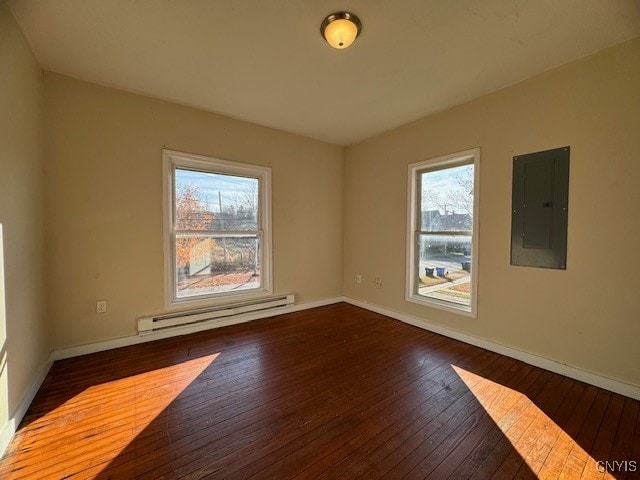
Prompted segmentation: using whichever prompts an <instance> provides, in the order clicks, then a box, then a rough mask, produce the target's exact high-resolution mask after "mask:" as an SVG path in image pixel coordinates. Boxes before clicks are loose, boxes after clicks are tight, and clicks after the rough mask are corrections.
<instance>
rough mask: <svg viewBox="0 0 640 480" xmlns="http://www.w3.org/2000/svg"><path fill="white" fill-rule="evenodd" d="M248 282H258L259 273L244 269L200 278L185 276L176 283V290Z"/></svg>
mask: <svg viewBox="0 0 640 480" xmlns="http://www.w3.org/2000/svg"><path fill="white" fill-rule="evenodd" d="M249 282H256V283H258V282H260V275H254V273H253V270H246V271H242V272H229V273H221V274H217V275H207V276H203V277H202V278H187V279H184V280H181V281H180V283H179V284H178V290H187V289H194V288H210V287H220V286H224V285H242V284H245V283H249Z"/></svg>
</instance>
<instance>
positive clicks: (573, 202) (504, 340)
mask: <svg viewBox="0 0 640 480" xmlns="http://www.w3.org/2000/svg"><path fill="white" fill-rule="evenodd" d="M565 145H570V146H571V160H570V162H571V165H570V170H571V171H570V185H569V232H568V260H567V262H568V263H567V265H568V267H567V270H566V271H561V270H548V269H538V268H523V267H512V266H510V265H509V251H510V228H511V216H510V203H511V169H512V157H513V156H514V155H516V154H523V153H529V152H535V151H540V150H546V149H550V148H555V147H561V146H565ZM473 147H480V148H481V166H480V198H481V200H480V239H479V247H480V253H479V270H478V273H479V295H478V300H479V302H478V318H477V319H470V318H467V317H463V316H458V315H455V314H450V313H446V312H443V311H440V310H435V309H430V308H426V307H422V306H419V305H415V304H412V303H408V302H406V301H405V300H404V288H405V264H406V262H405V261H406V256H405V245H406V208H407V164H409V163H412V162H416V161H420V160H425V159H429V158H433V157H436V156H439V155H443V154H447V153H452V152H457V151H462V150H466V149H469V148H473ZM639 154H640V39H636V40H633V41H631V42H628V43H625V44H622V45H619V46H617V47H614V48H612V49H610V50H607V51H604V52H601V53H599V54H597V55H595V56H592V57H589V58H586V59H583V60H581V61H578V62H576V63H573V64H569V65H567V66H564V67H562V68H559V69H557V70H555V71H552V72H549V73H546V74H543V75H541V76H538V77H535V78H533V79H531V80H529V81H526V82H524V83H521V84H518V85H516V86H513V87H511V88H508V89H505V90H502V91H499V92H497V93H495V94H493V95H489V96H486V97H483V98H481V99H479V100H476V101H474V102H471V103H468V104H466V105H463V106H461V107H459V108H455V109H452V110H449V111H446V112H444V113H441V114H439V115H435V116H432V117H429V118H425V119H423V120H420V121H417V122H415V123H412V124H410V125H407V126H404V127H401V128H398V129H396V130H393V131H391V132H388V133H385V134H383V135H380V136H377V137H375V138H372V139H369V140H367V141H364V142H362V143H360V144H358V145H355V146H352V147H349V148H348V149H347V153H346V167H345V207H344V211H345V213H344V215H345V219H344V225H345V250H344V259H345V260H344V278H343V285H344V293H345V295H347V296H349V297H352V298H355V299H358V300H362V301H366V302H370V303H373V304H376V305H379V306H382V307H385V308H387V309H391V310H394V311H397V312H401V313H406V314H410V315H414V316H417V317H420V318H423V319H424V320H425V321H427V322H432V323H434V324H438V325H441V326H445V327H447V328H451V329H455V330H458V331H461V332H465V333H467V334H471V335H474V336H477V337H482V338H485V339H489V340H492V341H494V342H497V343H501V344H504V345H507V346H511V347H514V348H517V349H520V350H524V351H527V352H530V353H535V354H538V355H542V356H544V357H547V358H550V359H555V360H557V361H559V362H564V363H567V364H569V365H572V366H575V367H578V368H582V369H585V370H588V371H591V372H595V373H599V374H602V375H604V376H608V377H611V378H614V379H619V380H622V381H625V382H628V383H631V384H635V385H640V348H639V347H638V339H639V338H640V290H639V288H638V286H639V285H640V283H639V281H638V275H639V274H640V253H639V249H640V160H639ZM358 273H360V274H362V275H363V276H364V279H363V283H362V284H361V285H357V284H356V282H355V276H356V274H358ZM375 276H381V277H382V278H383V280H384V284H383V286H382V288H376V287H374V285H373V283H372V280H373V278H374V277H375Z"/></svg>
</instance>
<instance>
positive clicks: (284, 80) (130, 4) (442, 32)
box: [8, 0, 640, 145]
mask: <svg viewBox="0 0 640 480" xmlns="http://www.w3.org/2000/svg"><path fill="white" fill-rule="evenodd" d="M8 4H9V6H10V8H11V10H12V11H13V13H14V15H15V16H16V19H17V20H18V22H19V23H20V25H21V27H22V29H23V30H24V32H25V35H26V36H27V39H28V40H29V43H30V44H31V47H32V48H33V51H34V52H35V55H36V57H37V58H38V61H39V62H40V65H41V66H42V68H43V69H45V70H51V71H54V72H58V73H62V74H65V75H69V76H72V77H75V78H79V79H82V80H87V81H90V82H94V83H98V84H101V85H107V86H111V87H115V88H119V89H123V90H127V91H130V92H135V93H141V94H144V95H148V96H152V97H157V98H162V99H167V100H171V101H174V102H178V103H181V104H185V105H191V106H195V107H199V108H202V109H205V110H209V111H212V112H216V113H220V114H223V115H227V116H229V117H233V118H238V119H242V120H246V121H249V122H253V123H257V124H260V125H265V126H269V127H273V128H277V129H280V130H284V131H288V132H293V133H298V134H301V135H305V136H308V137H312V138H316V139H320V140H325V141H327V142H331V143H335V144H338V145H350V144H353V143H355V142H358V141H360V140H363V139H365V138H367V137H370V136H372V135H374V134H377V133H380V132H383V131H385V130H389V129H391V128H394V127H397V126H399V125H402V124H405V123H408V122H410V121H413V120H416V119H418V118H421V117H424V116H426V115H429V114H431V113H434V112H438V111H441V110H444V109H446V108H449V107H451V106H454V105H458V104H461V103H463V102H466V101H468V100H471V99H473V98H477V97H479V96H482V95H484V94H487V93H489V92H492V91H495V90H498V89H500V88H503V87H505V86H508V85H511V84H513V83H516V82H519V81H521V80H524V79H526V78H529V77H531V76H533V75H536V74H538V73H541V72H543V71H546V70H549V69H551V68H554V67H556V66H558V65H562V64H564V63H567V62H569V61H571V60H575V59H577V58H580V57H583V56H585V55H588V54H591V53H593V52H596V51H599V50H602V49H604V48H606V47H609V46H612V45H615V44H617V43H621V42H623V41H625V40H629V39H631V38H634V37H637V36H639V35H640V1H638V0H394V1H390V0H387V1H385V0H342V1H336V0H326V1H312V0H9V1H8ZM343 9H345V10H350V11H352V12H353V13H355V14H356V15H358V16H359V17H360V18H361V20H362V23H363V30H362V34H361V36H360V37H359V38H358V39H357V40H356V42H355V43H354V45H352V46H351V47H350V48H348V49H346V50H334V49H332V48H331V47H329V46H328V45H327V44H326V43H325V42H324V40H323V39H322V37H321V36H320V31H319V28H320V23H321V22H322V19H323V18H324V17H325V16H326V15H327V14H329V13H332V12H333V11H337V10H343Z"/></svg>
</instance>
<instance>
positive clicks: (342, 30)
mask: <svg viewBox="0 0 640 480" xmlns="http://www.w3.org/2000/svg"><path fill="white" fill-rule="evenodd" d="M361 30H362V22H361V21H360V19H359V18H358V17H357V16H356V15H354V14H353V13H349V12H336V13H332V14H331V15H329V16H328V17H327V18H325V19H324V20H323V21H322V24H321V25H320V33H322V37H323V38H324V39H325V40H326V41H327V43H328V44H329V45H331V46H332V47H333V48H337V49H340V50H341V49H343V48H347V47H348V46H349V45H351V44H352V43H353V41H354V40H355V39H356V37H357V36H358V35H359V34H360V31H361Z"/></svg>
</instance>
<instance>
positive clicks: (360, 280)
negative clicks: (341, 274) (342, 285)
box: [356, 274, 362, 283]
mask: <svg viewBox="0 0 640 480" xmlns="http://www.w3.org/2000/svg"><path fill="white" fill-rule="evenodd" d="M356 283H362V275H360V274H357V275H356Z"/></svg>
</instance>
